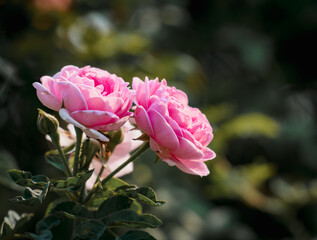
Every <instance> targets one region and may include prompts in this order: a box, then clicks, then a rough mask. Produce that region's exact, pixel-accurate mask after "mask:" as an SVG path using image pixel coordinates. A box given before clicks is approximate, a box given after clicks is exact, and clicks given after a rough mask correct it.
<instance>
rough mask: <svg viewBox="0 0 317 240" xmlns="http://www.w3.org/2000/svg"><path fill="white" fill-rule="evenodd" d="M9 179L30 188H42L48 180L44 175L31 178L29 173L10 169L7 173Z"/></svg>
mask: <svg viewBox="0 0 317 240" xmlns="http://www.w3.org/2000/svg"><path fill="white" fill-rule="evenodd" d="M8 173H9V176H10V177H11V179H12V180H13V181H14V182H15V183H16V184H18V185H20V186H23V187H31V188H44V187H45V186H46V184H47V182H48V181H49V179H48V178H47V177H46V176H44V175H37V176H32V174H31V173H30V172H26V171H22V170H18V169H11V170H9V171H8Z"/></svg>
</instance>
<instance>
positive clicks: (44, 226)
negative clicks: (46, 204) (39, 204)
mask: <svg viewBox="0 0 317 240" xmlns="http://www.w3.org/2000/svg"><path fill="white" fill-rule="evenodd" d="M60 223H61V219H60V218H59V217H57V216H54V215H49V216H47V217H45V218H43V219H42V220H40V221H39V222H38V223H37V224H36V232H37V233H38V234H40V233H42V232H44V231H46V230H50V229H52V228H53V227H55V226H57V225H58V224H60Z"/></svg>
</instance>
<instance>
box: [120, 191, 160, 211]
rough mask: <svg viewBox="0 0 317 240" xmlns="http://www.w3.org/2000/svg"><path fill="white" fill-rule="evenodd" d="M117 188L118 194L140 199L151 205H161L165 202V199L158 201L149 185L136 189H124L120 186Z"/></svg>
mask: <svg viewBox="0 0 317 240" xmlns="http://www.w3.org/2000/svg"><path fill="white" fill-rule="evenodd" d="M118 189H119V190H118ZM118 189H117V190H118V194H120V195H124V196H128V197H131V198H135V199H136V200H140V201H142V202H145V203H147V204H149V205H151V206H161V205H163V204H164V203H165V201H158V200H157V198H156V194H155V192H154V190H153V189H152V188H149V187H141V188H137V189H129V188H125V189H124V188H122V187H120V188H118Z"/></svg>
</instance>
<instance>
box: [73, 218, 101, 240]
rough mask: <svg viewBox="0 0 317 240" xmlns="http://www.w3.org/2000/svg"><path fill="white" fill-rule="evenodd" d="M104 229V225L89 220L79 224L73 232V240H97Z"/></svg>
mask: <svg viewBox="0 0 317 240" xmlns="http://www.w3.org/2000/svg"><path fill="white" fill-rule="evenodd" d="M105 229H106V226H105V224H104V223H103V222H102V221H100V220H97V219H90V220H87V221H85V222H82V223H81V224H79V225H78V226H77V228H76V230H75V234H76V238H75V239H89V240H98V239H99V238H100V237H101V236H102V234H103V233H104V231H105Z"/></svg>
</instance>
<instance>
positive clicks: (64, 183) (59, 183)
mask: <svg viewBox="0 0 317 240" xmlns="http://www.w3.org/2000/svg"><path fill="white" fill-rule="evenodd" d="M93 172H94V170H93V169H92V170H89V171H87V172H80V173H77V174H76V176H75V177H69V178H67V179H66V180H56V181H53V186H54V188H59V189H65V188H70V187H78V186H81V185H83V184H85V182H86V181H87V180H88V179H89V178H90V177H91V175H92V173H93Z"/></svg>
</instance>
